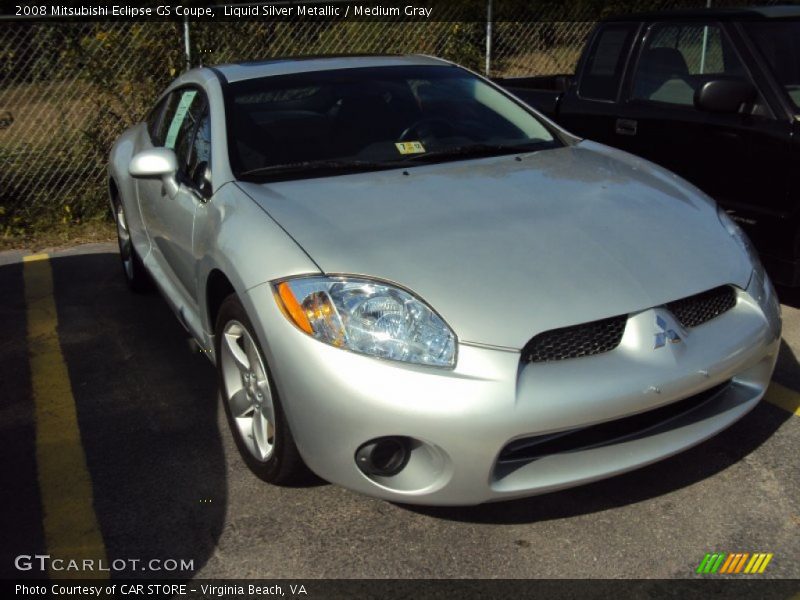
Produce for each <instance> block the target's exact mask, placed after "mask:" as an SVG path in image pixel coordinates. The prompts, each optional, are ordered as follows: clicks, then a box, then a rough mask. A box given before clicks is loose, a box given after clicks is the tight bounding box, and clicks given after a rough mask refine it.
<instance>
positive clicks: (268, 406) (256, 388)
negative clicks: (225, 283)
mask: <svg viewBox="0 0 800 600" xmlns="http://www.w3.org/2000/svg"><path fill="white" fill-rule="evenodd" d="M215 334H216V335H215V344H216V355H217V370H218V374H219V383H220V392H221V394H222V401H223V404H224V405H225V413H226V415H227V417H228V424H229V425H230V428H231V432H232V433H233V437H234V439H235V441H236V445H237V447H238V449H239V452H240V454H241V455H242V457H243V458H244V460H245V462H246V463H247V465H248V466H249V467H250V469H251V470H252V471H253V472H254V473H255V474H256V475H258V476H259V477H260V478H261V479H263V480H265V481H268V482H270V483H276V484H284V483H291V482H294V481H296V480H298V479H299V478H301V477H302V476H303V475H305V474H306V473H307V471H306V469H305V466H304V464H303V461H302V459H301V458H300V454H299V453H298V451H297V446H295V443H294V438H293V437H292V433H291V431H290V430H289V425H288V424H287V422H286V419H285V417H284V413H283V408H282V406H281V402H280V399H279V398H278V393H277V390H276V389H275V386H274V383H273V379H272V375H271V373H270V371H269V368H268V366H267V363H266V360H265V358H264V353H263V351H262V350H261V346H260V345H259V343H258V340H257V339H256V335H255V333H254V331H253V327H252V325H251V323H250V319H249V318H248V317H247V313H245V310H244V307H243V306H242V304H241V302H239V299H238V298H237V297H236V296H235V295H231V296H228V298H226V299H225V301H224V302H223V303H222V306H221V307H220V310H219V316H218V317H217V325H216V331H215Z"/></svg>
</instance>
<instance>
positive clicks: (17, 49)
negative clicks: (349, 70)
mask: <svg viewBox="0 0 800 600" xmlns="http://www.w3.org/2000/svg"><path fill="white" fill-rule="evenodd" d="M700 5H705V2H691V1H689V2H687V1H683V0H663V1H659V0H651V1H647V0H634V1H628V2H625V1H620V2H616V3H614V4H608V3H605V2H595V1H594V0H584V2H576V3H574V4H570V5H564V4H562V3H560V2H556V1H555V0H544V1H540V2H519V1H515V0H474V1H472V2H471V6H467V4H466V3H465V4H461V3H452V4H449V5H446V7H445V8H438V9H437V13H436V18H437V20H436V21H406V22H380V21H368V22H361V21H338V22H334V21H329V22H310V21H309V22H263V21H252V22H236V23H232V22H192V23H186V24H184V23H179V22H134V23H127V22H116V21H108V22H91V23H81V22H67V23H51V22H40V23H15V22H4V23H0V236H13V235H19V234H21V233H25V232H26V229H28V228H31V227H46V226H50V225H53V224H55V223H79V222H82V221H86V220H91V219H96V218H103V217H104V215H105V212H106V189H107V188H106V186H107V181H106V174H105V161H106V157H107V155H108V150H109V149H110V147H111V144H112V143H113V141H114V139H115V138H116V137H117V136H118V135H119V134H120V133H121V132H122V131H123V130H124V129H125V128H126V127H128V126H129V125H130V124H132V123H134V122H136V121H137V120H139V119H141V118H142V116H143V115H144V114H145V112H146V111H147V109H148V108H149V107H150V106H151V105H152V102H153V100H154V99H155V97H156V96H157V95H158V93H159V92H160V91H161V90H162V89H163V88H164V87H165V86H166V85H167V84H168V83H169V81H170V80H171V79H173V78H174V77H175V76H176V75H177V74H178V73H179V72H181V71H182V70H183V69H184V68H185V67H186V65H187V62H188V63H190V64H191V65H192V66H197V65H199V64H205V65H210V64H220V63H225V62H231V61H244V60H253V59H263V58H268V57H273V56H292V55H309V54H349V53H424V54H432V55H436V56H441V57H444V58H447V59H450V60H454V61H456V62H458V63H460V64H464V65H466V66H468V67H471V68H473V69H476V70H479V71H484V70H486V68H487V67H488V68H489V72H490V74H491V75H492V76H514V75H542V74H555V73H569V72H572V70H573V69H574V66H575V64H576V61H577V59H578V57H579V56H580V53H581V50H582V47H583V45H584V43H585V41H586V38H587V36H588V35H589V32H590V31H591V30H592V27H593V26H594V23H595V21H596V20H597V19H598V18H601V17H603V16H605V14H606V13H609V12H614V13H619V12H625V11H635V10H648V9H664V8H675V7H678V6H680V7H685V6H700ZM476 7H477V9H478V11H479V12H478V14H486V15H487V16H488V15H489V14H490V13H491V14H492V15H493V17H492V20H491V21H488V20H486V19H484V20H483V21H480V20H476V19H475V18H474V15H475V14H476V13H475V9H476ZM484 7H485V12H484ZM581 7H582V8H581ZM467 10H469V11H470V12H469V15H470V19H469V20H467V19H465V18H464V15H465V14H467V13H466V11H467ZM489 36H490V40H491V41H490V43H487V37H489ZM187 42H188V43H187ZM187 48H188V55H187ZM487 51H488V52H487Z"/></svg>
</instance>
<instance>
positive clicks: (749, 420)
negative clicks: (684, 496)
mask: <svg viewBox="0 0 800 600" xmlns="http://www.w3.org/2000/svg"><path fill="white" fill-rule="evenodd" d="M779 364H780V365H781V369H782V371H784V372H785V373H786V374H794V376H795V377H797V374H798V373H800V364H798V361H797V358H796V357H795V355H794V353H793V352H792V350H791V348H790V347H789V346H788V344H786V342H785V341H781V349H780V355H779ZM790 418H792V415H791V413H789V412H787V411H785V410H783V409H780V408H778V407H776V406H773V405H771V404H769V403H768V402H760V403H759V404H758V405H757V406H756V408H755V409H753V410H752V411H751V412H750V413H749V414H748V415H746V416H745V417H744V418H743V419H741V420H740V421H738V422H737V423H735V424H734V425H733V426H731V427H730V428H728V429H726V430H725V431H723V432H721V433H720V434H718V435H716V436H714V437H713V438H711V439H709V440H707V441H705V442H703V443H702V444H700V445H698V446H695V447H694V448H691V449H689V450H686V451H685V452H682V453H680V454H677V455H675V456H673V457H670V458H668V459H666V460H663V461H660V462H658V463H655V464H653V465H649V466H647V467H644V468H641V469H637V470H635V471H631V472H629V473H625V474H622V475H618V476H616V477H612V478H609V479H604V480H602V481H598V482H595V483H591V484H588V485H583V486H580V487H576V488H571V489H568V490H563V491H559V492H552V493H549V494H543V495H541V496H532V497H529V498H523V499H519V500H510V501H505V502H498V503H489V504H481V505H478V506H465V507H442V506H412V505H406V504H397V506H399V507H401V508H403V509H406V510H409V511H412V512H415V513H418V514H423V515H427V516H429V517H433V518H437V519H445V520H449V521H461V522H468V523H496V524H523V523H535V522H544V521H551V520H554V519H565V518H570V517H575V516H579V515H586V514H591V513H596V512H601V511H605V510H609V509H613V508H617V507H621V506H626V505H630V504H636V503H637V502H642V501H644V500H649V499H651V498H656V497H658V496H662V495H664V494H667V493H670V492H674V491H675V490H678V489H681V488H684V487H686V486H690V485H693V484H695V483H698V482H700V481H702V480H704V479H706V478H708V477H712V476H714V475H716V474H717V473H720V472H721V471H724V470H725V469H727V468H728V467H730V466H731V465H734V464H736V463H737V462H739V461H740V460H742V459H743V458H744V457H746V456H747V455H748V454H750V453H751V452H753V451H754V450H756V449H757V448H758V447H759V446H761V444H763V443H764V442H765V441H767V440H768V439H769V438H770V437H771V436H772V435H773V434H774V433H775V431H776V430H777V429H778V428H779V427H780V426H781V425H782V424H783V423H784V422H786V421H787V420H788V419H790Z"/></svg>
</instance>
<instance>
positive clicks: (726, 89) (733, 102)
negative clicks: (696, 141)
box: [694, 79, 756, 113]
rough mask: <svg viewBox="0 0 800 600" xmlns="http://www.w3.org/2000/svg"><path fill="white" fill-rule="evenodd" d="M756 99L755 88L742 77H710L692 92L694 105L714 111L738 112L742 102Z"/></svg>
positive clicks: (747, 102)
mask: <svg viewBox="0 0 800 600" xmlns="http://www.w3.org/2000/svg"><path fill="white" fill-rule="evenodd" d="M755 99H756V88H755V87H753V85H752V84H751V83H750V82H748V81H745V80H743V79H712V80H711V81H706V82H705V83H704V84H703V85H702V86H700V87H699V88H698V89H697V91H695V93H694V106H695V108H697V109H699V110H706V111H708V112H716V113H735V112H739V109H741V107H742V105H743V104H751V103H752V102H753V101H754V100H755Z"/></svg>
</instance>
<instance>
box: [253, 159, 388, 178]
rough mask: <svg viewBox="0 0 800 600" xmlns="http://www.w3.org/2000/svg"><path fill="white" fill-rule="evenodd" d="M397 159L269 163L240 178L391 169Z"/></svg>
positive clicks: (317, 174) (315, 175) (316, 174)
mask: <svg viewBox="0 0 800 600" xmlns="http://www.w3.org/2000/svg"><path fill="white" fill-rule="evenodd" d="M398 166H399V165H398V163H397V162H396V161H394V162H390V161H383V162H376V161H362V160H315V161H302V162H296V163H286V164H282V165H269V166H267V167H258V168H257V169H250V170H248V171H244V172H243V173H239V176H238V178H239V179H249V178H257V179H260V178H262V177H264V178H269V179H272V178H281V177H283V176H286V175H289V176H291V175H296V174H298V173H308V174H309V175H313V176H314V177H319V176H321V175H324V174H326V173H337V174H342V173H357V172H359V171H376V170H379V169H391V168H396V167H398Z"/></svg>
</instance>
